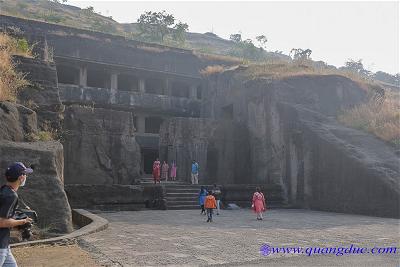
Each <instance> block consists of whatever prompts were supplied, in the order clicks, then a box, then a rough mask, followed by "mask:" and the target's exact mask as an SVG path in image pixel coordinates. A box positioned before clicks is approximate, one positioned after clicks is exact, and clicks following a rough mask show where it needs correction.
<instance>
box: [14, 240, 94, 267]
mask: <svg viewBox="0 0 400 267" xmlns="http://www.w3.org/2000/svg"><path fill="white" fill-rule="evenodd" d="M12 252H13V255H14V257H15V258H16V260H17V263H18V266H20V267H25V266H26V267H28V266H29V267H32V266H35V267H40V266H46V267H48V266H51V267H58V266H60V267H67V266H68V267H69V266H70V267H76V266H85V267H99V266H100V265H98V264H96V262H95V261H94V260H93V259H92V258H91V257H90V255H89V254H88V253H87V252H86V251H84V250H82V249H81V248H79V246H77V245H68V246H39V247H26V248H14V249H12Z"/></svg>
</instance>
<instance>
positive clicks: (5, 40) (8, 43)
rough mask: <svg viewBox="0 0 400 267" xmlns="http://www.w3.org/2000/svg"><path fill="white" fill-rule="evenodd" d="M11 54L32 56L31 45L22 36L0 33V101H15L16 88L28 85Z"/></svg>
mask: <svg viewBox="0 0 400 267" xmlns="http://www.w3.org/2000/svg"><path fill="white" fill-rule="evenodd" d="M13 55H20V56H24V57H32V47H31V46H29V44H28V42H27V41H26V39H24V38H13V37H11V36H9V35H7V34H5V33H0V101H6V100H7V101H11V102H15V101H16V99H17V93H18V90H19V89H21V88H23V87H26V86H28V85H29V82H28V81H27V80H26V79H25V75H24V74H23V73H21V72H18V71H17V70H16V65H15V63H14V62H13V60H12V56H13Z"/></svg>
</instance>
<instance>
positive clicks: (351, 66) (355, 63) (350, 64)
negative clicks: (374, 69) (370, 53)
mask: <svg viewBox="0 0 400 267" xmlns="http://www.w3.org/2000/svg"><path fill="white" fill-rule="evenodd" d="M342 69H344V70H349V71H351V72H354V73H357V74H360V75H362V76H367V77H368V76H370V75H371V72H370V71H369V70H366V69H365V68H364V65H363V63H362V59H359V60H353V59H349V60H348V61H346V62H345V66H344V67H342Z"/></svg>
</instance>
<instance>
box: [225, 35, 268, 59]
mask: <svg viewBox="0 0 400 267" xmlns="http://www.w3.org/2000/svg"><path fill="white" fill-rule="evenodd" d="M229 39H230V40H231V41H232V42H234V44H235V45H234V47H233V48H232V49H231V50H230V51H229V55H231V56H234V57H239V58H244V59H249V60H255V61H260V60H263V59H265V53H264V52H265V51H264V48H265V47H266V43H267V41H268V40H267V37H265V35H259V36H257V37H256V40H257V42H258V43H259V45H260V47H257V46H255V45H254V43H253V41H252V40H251V39H246V40H242V35H241V34H240V33H234V34H231V35H230V37H229Z"/></svg>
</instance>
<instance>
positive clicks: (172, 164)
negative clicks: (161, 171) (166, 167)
mask: <svg viewBox="0 0 400 267" xmlns="http://www.w3.org/2000/svg"><path fill="white" fill-rule="evenodd" d="M170 177H171V180H172V181H175V180H176V163H175V160H173V161H172V163H171V173H170Z"/></svg>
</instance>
